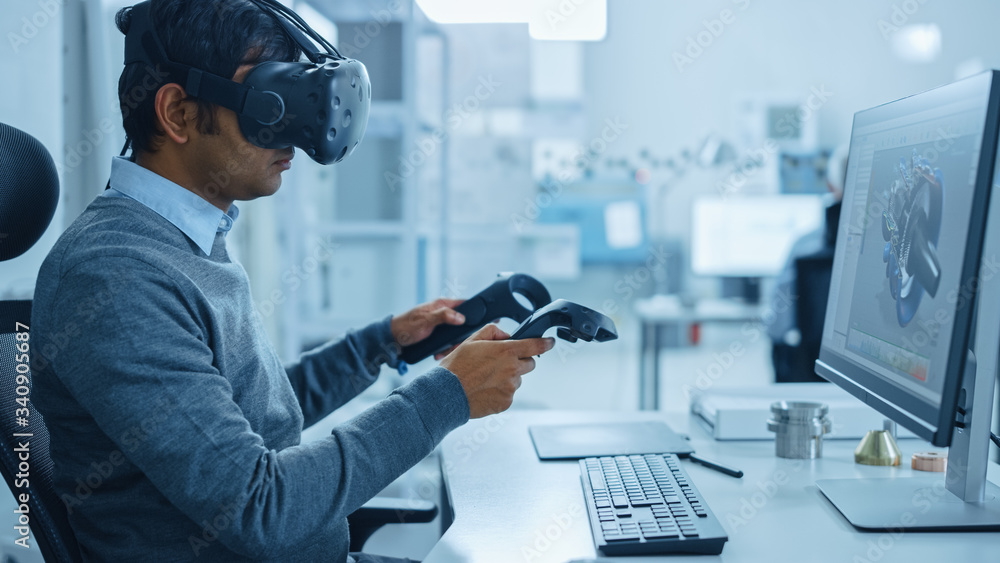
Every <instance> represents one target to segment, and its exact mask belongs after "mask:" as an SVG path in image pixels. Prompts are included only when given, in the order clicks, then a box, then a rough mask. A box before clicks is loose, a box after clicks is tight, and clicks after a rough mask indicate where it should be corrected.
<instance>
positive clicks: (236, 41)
mask: <svg viewBox="0 0 1000 563" xmlns="http://www.w3.org/2000/svg"><path fill="white" fill-rule="evenodd" d="M150 15H151V17H152V25H153V26H154V28H155V30H156V34H157V36H158V37H159V39H160V42H161V43H162V44H163V47H164V49H166V52H167V56H168V57H169V58H170V60H172V61H174V62H176V63H182V64H186V65H189V66H193V67H195V68H198V69H201V70H204V71H207V72H210V73H212V74H216V75H219V76H222V77H224V78H232V77H233V75H234V74H236V70H237V69H238V68H239V67H240V66H242V65H246V64H251V65H253V64H258V63H262V62H267V61H296V60H298V59H299V57H300V55H301V50H300V49H299V47H298V45H297V44H296V43H294V42H293V41H292V40H291V39H290V38H289V37H288V35H287V33H286V32H285V30H284V29H282V27H281V26H280V25H279V24H278V22H276V21H275V20H274V18H273V17H272V16H271V15H270V14H267V13H265V12H264V11H262V10H261V9H260V8H259V7H257V6H256V5H255V4H253V3H252V2H250V1H249V0H151V2H150ZM115 24H116V25H117V26H118V29H119V31H121V32H122V33H124V34H127V33H128V30H129V27H131V24H132V8H131V7H127V8H122V9H121V10H120V11H119V12H118V14H117V15H116V16H115ZM176 79H177V78H176V77H170V78H167V79H166V80H165V81H164V80H162V79H161V78H160V75H159V74H158V73H157V72H156V70H155V69H151V68H149V67H148V66H147V65H145V64H143V63H132V64H129V65H127V66H126V67H125V70H123V71H122V75H121V78H120V79H119V80H118V102H119V105H120V106H121V110H122V124H123V125H124V126H125V133H126V134H127V135H128V137H129V138H130V139H131V140H132V148H133V151H135V152H137V153H138V152H148V153H151V152H156V149H157V147H158V142H157V137H159V136H160V135H163V132H162V131H161V130H160V128H159V126H158V124H157V121H156V112H155V110H154V107H153V106H154V101H155V100H156V93H157V92H158V91H159V89H160V87H161V86H163V85H164V84H167V83H169V82H172V81H175V80H176ZM154 84H155V85H154ZM151 85H152V88H151ZM191 99H196V98H193V97H192V98H191ZM197 102H198V114H197V115H198V117H197V119H198V130H199V131H200V132H202V133H204V134H218V125H217V123H216V120H215V117H216V116H215V111H216V109H217V108H216V106H215V105H214V104H211V103H208V102H206V101H204V100H200V99H198V100H197Z"/></svg>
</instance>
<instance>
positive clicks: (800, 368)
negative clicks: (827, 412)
mask: <svg viewBox="0 0 1000 563" xmlns="http://www.w3.org/2000/svg"><path fill="white" fill-rule="evenodd" d="M847 153H848V147H847V145H842V146H840V147H837V149H836V150H834V151H833V153H832V154H831V155H830V158H829V161H828V164H827V168H826V187H827V190H829V192H830V198H831V200H832V202H831V203H830V205H828V206H827V208H826V216H825V223H824V226H823V228H821V229H817V230H815V231H813V232H811V233H807V234H805V235H803V236H802V237H801V238H800V239H799V240H797V241H795V244H793V245H792V248H791V250H790V251H789V253H788V261H787V262H786V263H785V268H784V269H783V270H782V271H781V274H780V275H779V276H778V280H777V286H776V287H775V291H774V295H773V296H772V299H771V313H772V314H771V315H770V316H769V318H768V321H769V322H768V326H767V334H768V336H770V337H771V342H772V347H771V360H772V362H773V363H774V373H775V380H776V381H778V382H782V383H787V382H808V381H826V380H825V379H822V378H821V377H819V376H818V375H816V373H815V368H814V364H815V363H816V359H817V358H815V357H813V355H814V354H813V352H811V351H809V350H807V349H806V347H804V346H800V345H799V343H800V342H801V340H802V335H801V333H800V332H799V327H798V321H797V320H796V317H797V315H798V299H799V296H798V295H796V290H795V284H796V278H797V277H798V276H797V273H796V270H795V261H796V259H798V258H802V257H805V256H811V255H814V254H817V253H820V252H824V251H827V252H829V251H832V250H833V248H834V247H835V246H836V243H837V227H838V225H839V223H840V206H841V201H842V200H843V198H844V182H845V180H846V178H847Z"/></svg>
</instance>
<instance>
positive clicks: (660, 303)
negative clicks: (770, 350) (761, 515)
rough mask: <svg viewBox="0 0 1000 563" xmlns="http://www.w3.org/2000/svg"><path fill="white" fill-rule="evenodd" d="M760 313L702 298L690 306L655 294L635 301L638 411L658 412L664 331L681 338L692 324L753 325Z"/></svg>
mask: <svg viewBox="0 0 1000 563" xmlns="http://www.w3.org/2000/svg"><path fill="white" fill-rule="evenodd" d="M763 311H764V309H763V308H762V306H761V305H748V304H745V303H742V302H739V301H736V300H733V299H702V300H699V301H697V302H695V303H694V305H692V306H685V305H684V304H683V303H682V302H681V300H680V298H678V297H677V296H676V295H656V296H654V297H650V298H648V299H639V300H637V301H636V302H635V313H636V316H638V317H639V322H640V323H641V325H642V328H641V335H642V343H641V345H640V348H639V408H640V409H642V410H657V409H659V402H660V348H661V347H663V346H664V344H665V342H664V337H663V332H664V329H666V328H668V327H672V328H673V329H674V330H675V331H676V332H677V334H678V335H683V334H684V333H685V332H686V330H687V327H688V326H690V325H691V324H695V323H741V322H742V323H747V322H756V321H758V320H759V319H760V318H761V314H762V312H763ZM681 337H682V336H679V338H681ZM674 345H675V346H677V345H680V344H679V343H675V344H674Z"/></svg>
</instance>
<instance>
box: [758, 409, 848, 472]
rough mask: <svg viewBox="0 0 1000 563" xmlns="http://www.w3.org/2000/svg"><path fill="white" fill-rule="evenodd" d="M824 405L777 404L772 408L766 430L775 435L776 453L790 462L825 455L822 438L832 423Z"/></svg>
mask: <svg viewBox="0 0 1000 563" xmlns="http://www.w3.org/2000/svg"><path fill="white" fill-rule="evenodd" d="M827 412H829V408H828V407H827V406H826V405H824V404H822V403H808V402H800V401H778V402H776V403H773V404H772V405H771V419H770V420H768V421H767V429H768V430H770V431H771V432H774V433H775V438H774V453H775V455H777V456H778V457H784V458H791V459H814V458H818V457H821V456H822V454H823V435H824V434H828V433H829V432H830V429H831V428H832V426H833V425H832V423H831V422H830V419H829V418H828V417H827Z"/></svg>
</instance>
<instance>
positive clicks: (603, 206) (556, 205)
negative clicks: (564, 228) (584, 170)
mask: <svg viewBox="0 0 1000 563" xmlns="http://www.w3.org/2000/svg"><path fill="white" fill-rule="evenodd" d="M538 223H539V224H573V225H577V226H578V227H579V229H580V260H581V262H582V263H584V264H595V263H596V264H622V263H637V262H642V261H643V260H645V259H646V256H647V253H648V249H647V248H646V247H647V242H648V241H647V239H648V237H647V235H646V208H645V202H644V201H643V199H642V198H641V197H640V196H639V195H620V196H615V195H610V196H609V195H589V194H587V195H581V194H562V195H560V196H558V197H555V198H554V201H553V202H552V204H551V205H548V206H545V207H543V208H542V209H541V213H540V215H539V217H538Z"/></svg>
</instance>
